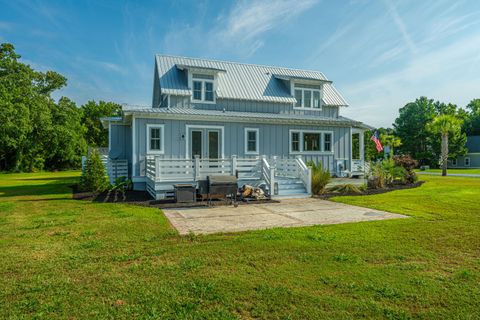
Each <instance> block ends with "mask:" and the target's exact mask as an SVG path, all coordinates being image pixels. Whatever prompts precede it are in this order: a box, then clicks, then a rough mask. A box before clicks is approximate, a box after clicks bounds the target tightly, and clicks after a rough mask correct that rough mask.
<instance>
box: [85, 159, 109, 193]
mask: <svg viewBox="0 0 480 320" xmlns="http://www.w3.org/2000/svg"><path fill="white" fill-rule="evenodd" d="M108 186H109V183H108V179H107V174H106V171H105V166H104V165H103V162H102V160H101V159H100V154H99V153H98V152H97V151H95V150H93V151H92V152H91V153H90V155H89V156H88V158H87V163H86V164H85V168H84V170H83V172H82V176H81V177H80V189H81V190H82V191H93V192H103V191H105V190H107V188H108Z"/></svg>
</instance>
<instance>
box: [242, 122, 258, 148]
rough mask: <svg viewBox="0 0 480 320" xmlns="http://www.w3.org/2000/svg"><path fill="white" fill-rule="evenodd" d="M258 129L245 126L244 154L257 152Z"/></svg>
mask: <svg viewBox="0 0 480 320" xmlns="http://www.w3.org/2000/svg"><path fill="white" fill-rule="evenodd" d="M258 149H259V140H258V129H251V128H245V154H258V152H259V151H258Z"/></svg>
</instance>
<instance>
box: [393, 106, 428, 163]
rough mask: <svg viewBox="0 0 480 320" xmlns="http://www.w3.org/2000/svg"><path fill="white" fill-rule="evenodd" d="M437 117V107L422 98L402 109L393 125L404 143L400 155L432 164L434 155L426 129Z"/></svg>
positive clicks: (400, 148) (396, 133)
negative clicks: (406, 155)
mask: <svg viewBox="0 0 480 320" xmlns="http://www.w3.org/2000/svg"><path fill="white" fill-rule="evenodd" d="M435 115H436V105H435V103H434V101H433V100H431V99H427V98H426V97H420V98H418V99H416V100H415V102H410V103H407V104H406V105H405V106H404V107H403V108H401V109H400V115H399V117H398V118H397V119H395V123H394V124H393V127H394V130H395V135H396V136H398V137H399V138H400V139H401V141H402V145H401V146H400V147H399V148H398V150H399V151H400V153H403V154H410V155H411V156H412V157H413V158H414V159H417V160H419V161H420V163H422V164H425V163H430V162H431V158H432V156H433V154H432V150H431V148H429V144H428V141H429V136H430V132H428V130H427V128H426V127H427V124H428V123H429V122H431V121H432V120H433V119H434V118H435Z"/></svg>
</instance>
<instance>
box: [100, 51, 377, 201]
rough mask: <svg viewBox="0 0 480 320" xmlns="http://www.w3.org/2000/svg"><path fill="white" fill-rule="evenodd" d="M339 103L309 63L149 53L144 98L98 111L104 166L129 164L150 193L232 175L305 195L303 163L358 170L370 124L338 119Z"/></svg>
mask: <svg viewBox="0 0 480 320" xmlns="http://www.w3.org/2000/svg"><path fill="white" fill-rule="evenodd" d="M347 106H348V104H347V102H346V101H345V99H344V98H343V97H342V96H341V95H340V93H339V92H338V91H337V90H336V89H335V87H334V86H333V85H332V81H330V80H328V79H327V78H326V77H325V75H323V73H321V72H318V71H307V70H297V69H289V68H282V67H270V66H261V65H253V64H244V63H234V62H226V61H215V60H206V59H195V58H184V57H177V56H167V55H157V56H156V57H155V68H154V82H153V101H152V105H151V106H148V107H137V106H123V108H122V116H121V117H118V118H107V119H103V123H104V125H105V126H108V128H109V135H110V136H109V137H110V138H109V139H110V143H109V151H108V156H109V159H110V174H111V175H115V173H114V172H115V171H116V169H118V168H117V167H118V165H117V164H123V165H126V166H128V174H129V176H130V177H131V178H132V180H133V182H134V188H135V189H138V190H147V191H148V192H149V193H150V194H151V195H152V196H153V197H155V198H157V199H160V198H164V197H168V196H169V195H171V191H172V189H173V184H175V183H180V182H183V183H185V182H188V183H196V181H198V180H200V179H205V177H206V176H208V175H216V174H235V173H238V177H239V180H240V183H244V182H248V183H252V184H258V183H266V184H267V185H268V186H269V187H270V188H271V190H272V191H273V193H274V194H275V195H277V196H306V195H309V194H310V192H311V191H310V174H311V173H310V170H309V169H308V168H307V167H306V165H305V164H306V162H307V161H310V160H312V161H315V162H317V163H321V164H322V165H323V166H324V167H326V168H328V169H329V170H330V172H331V173H332V174H333V175H347V174H352V173H353V174H355V173H357V174H360V173H363V172H362V171H363V160H364V159H363V155H364V152H363V146H364V142H363V132H364V130H366V129H368V128H369V127H368V126H367V125H365V124H363V123H361V122H359V121H355V120H352V119H348V118H345V117H342V116H341V115H340V113H341V110H342V108H346V107H347ZM354 135H358V137H356V139H359V141H360V143H359V145H360V152H355V153H352V136H354ZM352 154H359V155H360V156H359V157H358V158H359V159H353V158H352ZM112 168H113V169H112Z"/></svg>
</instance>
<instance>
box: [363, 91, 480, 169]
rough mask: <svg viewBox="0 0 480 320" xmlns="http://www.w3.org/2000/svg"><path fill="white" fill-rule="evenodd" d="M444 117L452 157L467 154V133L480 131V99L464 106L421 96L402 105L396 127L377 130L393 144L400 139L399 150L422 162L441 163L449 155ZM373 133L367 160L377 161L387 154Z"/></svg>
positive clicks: (388, 143) (387, 141)
mask: <svg viewBox="0 0 480 320" xmlns="http://www.w3.org/2000/svg"><path fill="white" fill-rule="evenodd" d="M440 120H442V122H444V125H443V128H446V127H447V129H448V131H449V135H448V157H449V158H455V157H457V156H459V155H463V154H465V153H466V151H467V150H466V148H465V143H466V141H467V136H469V135H480V99H473V100H472V101H470V103H469V104H468V105H466V106H465V107H464V108H459V107H458V106H457V105H455V104H452V103H443V102H440V101H435V100H433V99H428V98H427V97H420V98H418V99H416V100H415V101H413V102H409V103H407V104H406V105H405V106H403V107H402V108H400V109H399V116H398V117H397V118H396V119H395V121H394V123H393V127H392V128H378V129H377V130H378V132H379V133H380V140H381V141H382V140H383V141H382V143H383V144H384V145H387V146H391V145H392V144H393V142H392V141H395V140H392V139H395V138H396V139H397V140H396V143H395V154H409V155H410V156H412V157H413V158H414V159H416V160H418V161H419V163H420V164H421V165H429V166H432V167H437V166H439V164H440V163H443V160H442V159H444V158H445V156H444V155H442V136H441V132H440V131H441V130H440V128H439V125H438V123H439V122H440ZM445 122H448V123H446V124H445ZM457 128H458V129H457ZM370 136H371V132H370V131H369V132H366V133H365V141H366V143H365V156H366V159H367V160H370V161H372V160H373V161H375V160H377V159H378V158H382V157H384V155H383V154H382V153H378V152H377V151H376V148H375V143H374V142H373V141H370ZM444 143H445V141H444ZM444 152H445V150H444Z"/></svg>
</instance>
